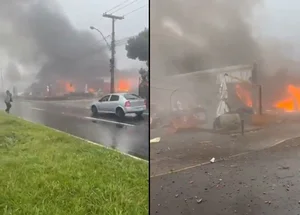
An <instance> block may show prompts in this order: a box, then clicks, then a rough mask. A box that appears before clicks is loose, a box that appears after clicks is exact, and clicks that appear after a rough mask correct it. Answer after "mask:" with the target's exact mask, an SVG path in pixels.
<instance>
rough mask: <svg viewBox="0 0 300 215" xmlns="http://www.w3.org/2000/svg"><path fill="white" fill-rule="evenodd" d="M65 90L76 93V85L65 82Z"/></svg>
mask: <svg viewBox="0 0 300 215" xmlns="http://www.w3.org/2000/svg"><path fill="white" fill-rule="evenodd" d="M65 90H66V91H67V92H68V93H74V92H75V87H74V85H73V84H72V83H68V82H66V84H65Z"/></svg>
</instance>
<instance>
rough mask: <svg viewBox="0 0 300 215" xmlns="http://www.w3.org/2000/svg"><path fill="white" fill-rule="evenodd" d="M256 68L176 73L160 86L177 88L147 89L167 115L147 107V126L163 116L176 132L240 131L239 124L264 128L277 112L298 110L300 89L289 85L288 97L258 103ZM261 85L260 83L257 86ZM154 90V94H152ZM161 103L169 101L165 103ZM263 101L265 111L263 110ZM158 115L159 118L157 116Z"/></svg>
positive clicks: (260, 96)
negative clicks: (199, 129) (198, 130)
mask: <svg viewBox="0 0 300 215" xmlns="http://www.w3.org/2000/svg"><path fill="white" fill-rule="evenodd" d="M256 79H257V67H256V65H239V66H231V67H225V68H219V69H211V70H205V71H198V72H192V73H187V74H179V75H175V76H171V77H167V78H165V79H163V80H162V82H164V83H165V84H164V86H166V85H169V86H177V88H175V89H174V88H170V89H169V90H168V91H164V93H163V92H162V91H160V92H158V91H157V90H155V89H153V90H151V96H152V94H154V97H155V98H152V99H151V101H155V99H157V100H158V101H159V104H161V106H169V107H170V108H169V110H168V111H169V113H168V114H166V113H164V114H162V112H161V113H159V112H160V111H159V109H160V105H156V104H152V105H151V116H150V126H151V128H155V127H156V126H157V125H158V124H159V121H161V119H162V118H163V117H162V115H164V116H166V115H167V117H165V121H167V127H168V128H169V129H170V130H171V131H172V132H176V131H177V130H178V129H190V128H202V129H205V128H208V129H211V128H213V129H214V130H236V129H240V127H241V125H242V124H241V123H243V124H244V123H245V124H250V125H266V124H269V123H274V122H276V121H277V114H278V111H279V110H282V111H285V112H286V111H294V110H300V88H297V87H295V86H293V85H289V86H288V88H287V92H288V93H289V95H290V96H289V97H288V98H286V99H283V100H278V101H276V102H275V103H273V104H267V103H266V101H262V86H261V85H259V84H258V83H257V80H256ZM260 84H261V83H260ZM155 91H157V92H155ZM295 99H296V101H295ZM162 101H169V104H167V103H166V102H165V104H162ZM263 102H264V105H265V107H267V108H268V109H275V110H276V111H272V112H271V111H270V110H269V111H267V109H265V110H263V109H262V107H263V105H262V104H263ZM159 114H161V115H160V117H159Z"/></svg>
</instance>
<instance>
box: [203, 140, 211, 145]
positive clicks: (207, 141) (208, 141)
mask: <svg viewBox="0 0 300 215" xmlns="http://www.w3.org/2000/svg"><path fill="white" fill-rule="evenodd" d="M211 142H212V141H210V140H206V141H202V142H200V143H202V144H205V143H211Z"/></svg>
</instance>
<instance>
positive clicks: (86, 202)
mask: <svg viewBox="0 0 300 215" xmlns="http://www.w3.org/2000/svg"><path fill="white" fill-rule="evenodd" d="M148 192H149V191H148V164H147V163H146V162H143V161H139V160H135V159H132V158H130V157H127V156H125V155H122V154H120V153H117V152H115V151H112V150H108V149H105V148H102V147H98V146H95V145H92V144H89V143H86V142H84V141H81V140H78V139H76V138H73V137H71V136H69V135H66V134H63V133H60V132H56V131H53V130H51V129H49V128H46V127H44V126H41V125H36V124H33V123H29V122H26V121H23V120H21V119H18V118H16V117H13V116H10V115H7V114H4V113H2V112H0V214H1V215H9V214H12V215H44V214H47V215H69V214H70V215H79V214H80V215H89V214H91V215H92V214H100V215H121V214H122V215H127V214H128V215H135V214H137V215H144V214H148Z"/></svg>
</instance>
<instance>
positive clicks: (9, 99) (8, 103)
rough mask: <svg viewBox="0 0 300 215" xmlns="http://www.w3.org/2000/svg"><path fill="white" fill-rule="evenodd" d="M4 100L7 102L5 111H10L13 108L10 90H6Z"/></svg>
mask: <svg viewBox="0 0 300 215" xmlns="http://www.w3.org/2000/svg"><path fill="white" fill-rule="evenodd" d="M4 102H5V104H6V109H5V112H6V113H9V110H10V108H11V102H12V94H11V93H10V92H9V91H8V90H6V96H5V100H4Z"/></svg>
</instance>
